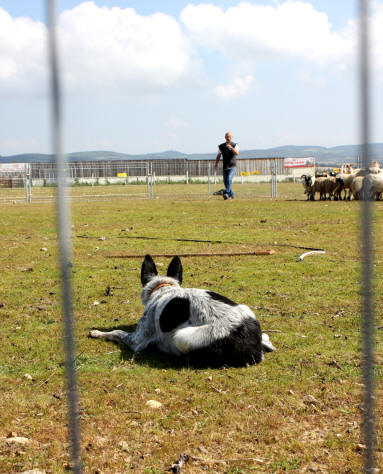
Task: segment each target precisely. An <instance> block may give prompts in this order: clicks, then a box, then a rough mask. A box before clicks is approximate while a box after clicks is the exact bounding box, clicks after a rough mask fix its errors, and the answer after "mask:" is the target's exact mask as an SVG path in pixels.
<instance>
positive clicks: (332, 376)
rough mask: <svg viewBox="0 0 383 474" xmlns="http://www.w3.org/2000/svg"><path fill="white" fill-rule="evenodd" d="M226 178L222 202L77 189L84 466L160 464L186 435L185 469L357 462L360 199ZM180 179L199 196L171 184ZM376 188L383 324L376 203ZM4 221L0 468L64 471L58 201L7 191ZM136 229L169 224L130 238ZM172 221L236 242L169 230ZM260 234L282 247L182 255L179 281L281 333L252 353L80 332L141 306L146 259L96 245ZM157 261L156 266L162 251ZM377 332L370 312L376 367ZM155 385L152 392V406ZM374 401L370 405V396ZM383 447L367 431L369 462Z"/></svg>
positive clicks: (322, 468) (343, 468)
mask: <svg viewBox="0 0 383 474" xmlns="http://www.w3.org/2000/svg"><path fill="white" fill-rule="evenodd" d="M258 186H259V187H258ZM262 186H263V188H262ZM218 187H219V186H218V185H217V188H218ZM112 188H113V187H110V188H108V189H112ZM237 188H238V193H237V199H236V200H234V201H232V202H224V201H223V200H221V199H220V198H216V197H210V198H208V197H207V196H206V195H205V194H204V193H206V186H203V185H192V186H191V185H189V187H188V188H186V187H185V186H181V185H170V186H165V185H163V186H158V188H157V189H158V191H157V195H158V197H159V199H155V200H153V201H143V200H142V201H140V200H137V201H134V202H132V201H129V200H128V199H123V200H121V199H113V198H110V199H108V200H107V201H94V202H80V201H78V202H75V203H74V204H73V210H72V211H73V222H74V228H73V245H74V267H73V282H74V288H75V311H76V318H77V321H76V337H77V353H78V355H77V367H78V370H77V373H78V379H79V387H80V398H81V407H80V408H81V410H80V417H81V429H82V447H83V462H84V471H85V472H95V471H96V470H97V469H99V470H101V471H102V472H108V473H109V472H110V473H116V472H138V473H141V472H146V473H160V472H164V470H165V469H166V468H168V467H169V466H170V465H171V464H172V463H173V462H174V461H175V460H176V459H177V458H178V456H179V454H180V453H181V452H184V451H185V452H187V453H189V454H191V455H192V456H194V458H195V459H193V460H190V461H189V462H188V463H187V464H186V465H185V467H184V469H183V471H184V472H185V473H200V472H202V471H207V472H219V473H221V472H227V473H250V472H277V473H279V472H329V473H333V472H340V473H346V472H349V473H353V472H355V473H356V472H360V470H361V465H362V455H363V452H362V451H361V450H360V448H358V444H359V443H361V442H362V441H361V438H360V424H361V410H362V409H363V406H362V402H361V389H362V387H361V379H360V372H361V367H360V327H359V326H360V324H359V310H360V302H359V293H360V288H359V248H360V247H359V240H358V238H359V237H358V227H357V226H358V211H359V205H358V203H356V202H351V203H343V202H315V203H309V202H305V201H301V200H300V199H301V198H303V195H302V190H301V186H299V185H293V184H291V185H283V186H282V185H280V186H279V189H280V192H281V194H282V196H284V197H285V198H286V199H279V200H277V201H271V200H270V199H268V198H261V197H257V196H260V195H265V193H266V192H267V189H268V187H267V186H266V185H256V186H254V185H243V187H241V186H239V185H238V187H237ZM104 189H105V188H104ZM185 190H186V191H189V190H190V194H191V195H194V197H193V199H191V200H186V201H185V200H181V198H182V195H183V194H182V193H185V192H186V191H185ZM241 190H243V192H242V193H241ZM251 193H253V194H254V196H255V197H254V198H252V199H249V196H250V195H251ZM170 195H172V197H173V199H169V196H170ZM287 199H297V200H296V201H294V200H292V201H289V200H287ZM374 206H375V208H376V217H375V236H376V242H375V244H376V250H375V265H376V267H375V270H376V308H377V314H376V320H377V326H378V327H381V326H382V311H381V307H382V279H381V276H382V255H383V254H382V239H381V235H382V219H381V213H382V212H383V207H382V206H381V204H380V203H375V204H374ZM261 221H262V222H261ZM0 225H1V228H2V234H1V237H0V241H1V246H2V251H1V253H0V270H1V273H2V292H1V296H0V301H1V302H2V303H3V307H2V308H0V315H1V320H2V330H1V333H0V361H1V363H0V426H1V428H0V472H20V471H23V470H27V469H32V468H34V467H35V468H39V469H44V470H46V471H47V472H52V473H56V472H64V471H65V469H66V468H67V466H68V461H69V457H68V452H69V448H68V444H67V439H66V436H67V410H66V399H65V380H64V368H63V361H64V355H63V351H62V341H61V319H60V318H61V316H60V302H59V296H60V288H59V277H58V273H57V250H56V232H55V217H54V207H53V205H52V204H49V203H44V204H39V205H34V204H32V205H31V206H26V205H20V204H18V205H13V206H3V207H2V213H1V217H0ZM123 229H124V230H123ZM126 229H129V230H126ZM140 236H151V237H153V236H155V237H161V238H162V239H163V240H142V239H135V238H134V237H140ZM101 237H105V239H103V240H99V239H100V238H101ZM175 237H181V238H183V237H184V238H191V239H193V238H195V239H200V240H214V241H216V240H222V241H225V242H236V243H234V244H229V243H226V244H208V243H193V242H177V241H174V240H167V239H172V238H175ZM275 244H291V245H301V246H309V247H321V248H325V249H326V252H327V253H326V255H324V256H313V257H308V258H307V259H306V260H304V262H302V263H297V262H296V258H297V257H298V256H299V254H300V253H303V251H304V250H299V249H296V248H294V247H279V246H274V245H275ZM260 247H263V248H270V247H272V248H275V249H276V251H277V253H276V254H275V255H273V256H268V257H235V258H231V257H211V258H206V257H203V258H202V257H193V258H187V259H184V260H183V264H184V270H185V275H184V285H185V286H190V287H202V288H209V289H214V290H215V291H218V292H220V293H223V294H225V295H226V296H228V297H229V298H232V299H234V300H235V301H238V302H243V303H246V304H248V305H249V306H250V307H252V308H253V309H254V310H255V312H256V314H257V316H258V318H259V320H260V322H261V325H262V328H263V330H265V331H267V330H269V331H270V337H271V339H272V341H273V343H274V345H275V346H276V348H277V351H276V352H274V353H272V354H269V355H268V356H267V357H266V360H265V361H264V362H262V364H260V365H258V366H254V367H249V368H243V369H232V368H222V369H219V370H213V369H209V368H207V369H202V370H195V369H193V368H191V367H188V366H185V365H184V364H182V363H181V362H180V361H176V360H174V359H171V358H169V357H167V356H166V355H164V354H160V353H158V352H157V351H155V350H148V351H145V352H143V353H141V354H138V355H137V356H136V357H135V358H134V359H133V358H132V354H131V353H130V352H129V351H128V350H127V349H125V348H123V347H119V346H117V345H114V344H112V343H107V342H104V341H94V340H90V339H88V338H87V333H88V331H89V329H90V328H93V327H97V328H112V327H118V326H121V327H130V329H131V330H132V329H133V328H134V324H135V323H136V322H137V320H138V319H139V317H140V315H141V311H142V307H141V303H140V291H141V289H140V283H139V268H140V265H141V261H140V260H135V259H132V260H117V259H116V260H110V259H107V258H105V255H107V254H110V253H124V252H129V253H133V252H137V253H139V254H145V253H150V252H152V253H160V252H167V253H174V254H176V253H177V252H178V253H181V252H182V253H185V252H198V251H201V252H207V251H208V252H214V251H215V250H219V251H236V250H244V249H255V248H260ZM41 248H46V249H47V251H46V252H45V251H41V250H40V249H41ZM156 263H157V264H158V269H159V270H163V271H165V270H166V268H167V264H168V260H167V259H166V258H158V259H156ZM108 286H109V287H110V288H111V290H112V294H109V295H108V296H107V295H106V294H105V290H106V288H107V287H108ZM95 302H98V303H99V304H94V303H95ZM381 334H382V330H381V329H379V330H377V337H378V345H377V369H376V375H377V383H378V384H380V383H381V362H382V348H381V342H382V336H381ZM25 374H30V375H31V377H32V380H30V379H29V378H26V377H25ZM308 396H311V397H312V398H310V397H308ZM307 397H308V398H307ZM150 399H155V400H157V401H159V402H161V404H162V406H161V408H159V409H157V410H152V409H150V408H149V407H148V406H147V405H146V402H147V401H148V400H150ZM377 405H378V410H377V414H378V417H379V415H380V413H381V411H382V400H381V397H380V396H379V397H378V398H377ZM11 432H13V433H17V435H18V436H24V437H27V438H30V439H31V440H33V443H32V444H28V445H24V446H15V445H11V444H10V443H7V442H6V440H5V439H4V437H6V436H7V435H8V434H10V433H11ZM380 433H381V432H380ZM381 450H382V439H381V435H379V440H378V453H377V456H378V459H379V461H378V462H379V465H382V464H383V459H382V452H381ZM233 459H234V460H235V459H238V461H237V462H234V461H233ZM255 459H258V461H256V460H255ZM222 460H223V461H224V460H227V462H226V463H225V462H220V463H215V462H213V461H222ZM310 469H311V471H310Z"/></svg>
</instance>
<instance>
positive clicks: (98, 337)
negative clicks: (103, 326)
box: [89, 329, 102, 339]
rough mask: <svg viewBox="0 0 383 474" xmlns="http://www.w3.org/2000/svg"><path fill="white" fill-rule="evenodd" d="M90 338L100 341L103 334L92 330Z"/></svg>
mask: <svg viewBox="0 0 383 474" xmlns="http://www.w3.org/2000/svg"><path fill="white" fill-rule="evenodd" d="M89 337H93V338H94V339H100V338H101V337H102V332H101V331H98V330H97V329H92V330H91V331H89Z"/></svg>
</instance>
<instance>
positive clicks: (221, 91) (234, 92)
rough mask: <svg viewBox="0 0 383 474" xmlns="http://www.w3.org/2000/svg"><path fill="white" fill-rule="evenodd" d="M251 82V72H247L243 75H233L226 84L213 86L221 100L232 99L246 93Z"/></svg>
mask: <svg viewBox="0 0 383 474" xmlns="http://www.w3.org/2000/svg"><path fill="white" fill-rule="evenodd" d="M252 82H253V76H252V75H251V74H247V75H246V76H244V77H234V78H233V79H232V80H231V81H230V82H227V83H226V84H219V85H218V86H217V87H215V88H214V92H215V94H216V95H217V96H218V97H220V98H221V99H223V100H232V99H235V98H237V97H241V96H244V95H246V93H247V91H248V90H249V88H250V86H251V83H252Z"/></svg>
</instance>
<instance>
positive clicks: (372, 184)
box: [363, 173, 383, 201]
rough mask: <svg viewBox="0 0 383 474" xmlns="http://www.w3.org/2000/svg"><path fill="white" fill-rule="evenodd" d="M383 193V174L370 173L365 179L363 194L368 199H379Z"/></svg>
mask: <svg viewBox="0 0 383 474" xmlns="http://www.w3.org/2000/svg"><path fill="white" fill-rule="evenodd" d="M382 193H383V175H382V174H376V173H375V174H369V175H367V176H366V177H365V179H364V181H363V196H364V197H365V198H367V199H374V198H375V199H376V200H377V201H379V199H380V197H381V194H382Z"/></svg>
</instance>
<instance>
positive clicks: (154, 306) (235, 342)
mask: <svg viewBox="0 0 383 474" xmlns="http://www.w3.org/2000/svg"><path fill="white" fill-rule="evenodd" d="M175 258H176V259H178V257H175ZM172 263H173V265H172V264H171V266H169V268H171V267H173V271H170V272H169V270H168V276H167V277H159V276H156V275H155V276H152V278H150V279H148V281H146V280H145V281H144V282H143V283H145V285H144V289H143V295H142V296H143V298H142V299H143V302H144V303H146V305H147V307H148V309H149V310H150V311H151V312H152V313H153V317H154V319H155V326H156V336H157V337H156V344H157V346H158V347H159V348H160V349H161V350H163V351H165V352H168V353H171V354H177V355H187V356H188V357H189V358H191V359H192V360H193V362H195V363H202V364H204V365H232V366H243V365H247V364H254V363H259V362H261V361H262V359H263V354H264V352H266V351H268V350H273V349H274V348H273V346H272V344H271V343H268V345H267V347H266V346H264V345H263V343H262V332H261V327H260V324H259V322H258V321H257V319H256V317H255V315H254V313H253V312H252V311H251V310H250V308H249V307H248V306H245V305H239V304H237V303H235V302H233V301H231V300H230V299H228V298H226V297H224V296H222V295H219V294H218V293H215V292H212V291H207V290H202V289H195V288H181V287H180V286H179V284H180V283H181V281H182V266H181V262H180V261H179V259H178V260H177V261H176V262H174V259H173V262H172ZM153 264H154V262H153ZM151 265H152V264H150V266H151ZM151 272H152V275H153V272H154V271H153V267H151ZM180 275H181V281H180V280H179V279H177V277H178V278H179V277H180Z"/></svg>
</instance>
